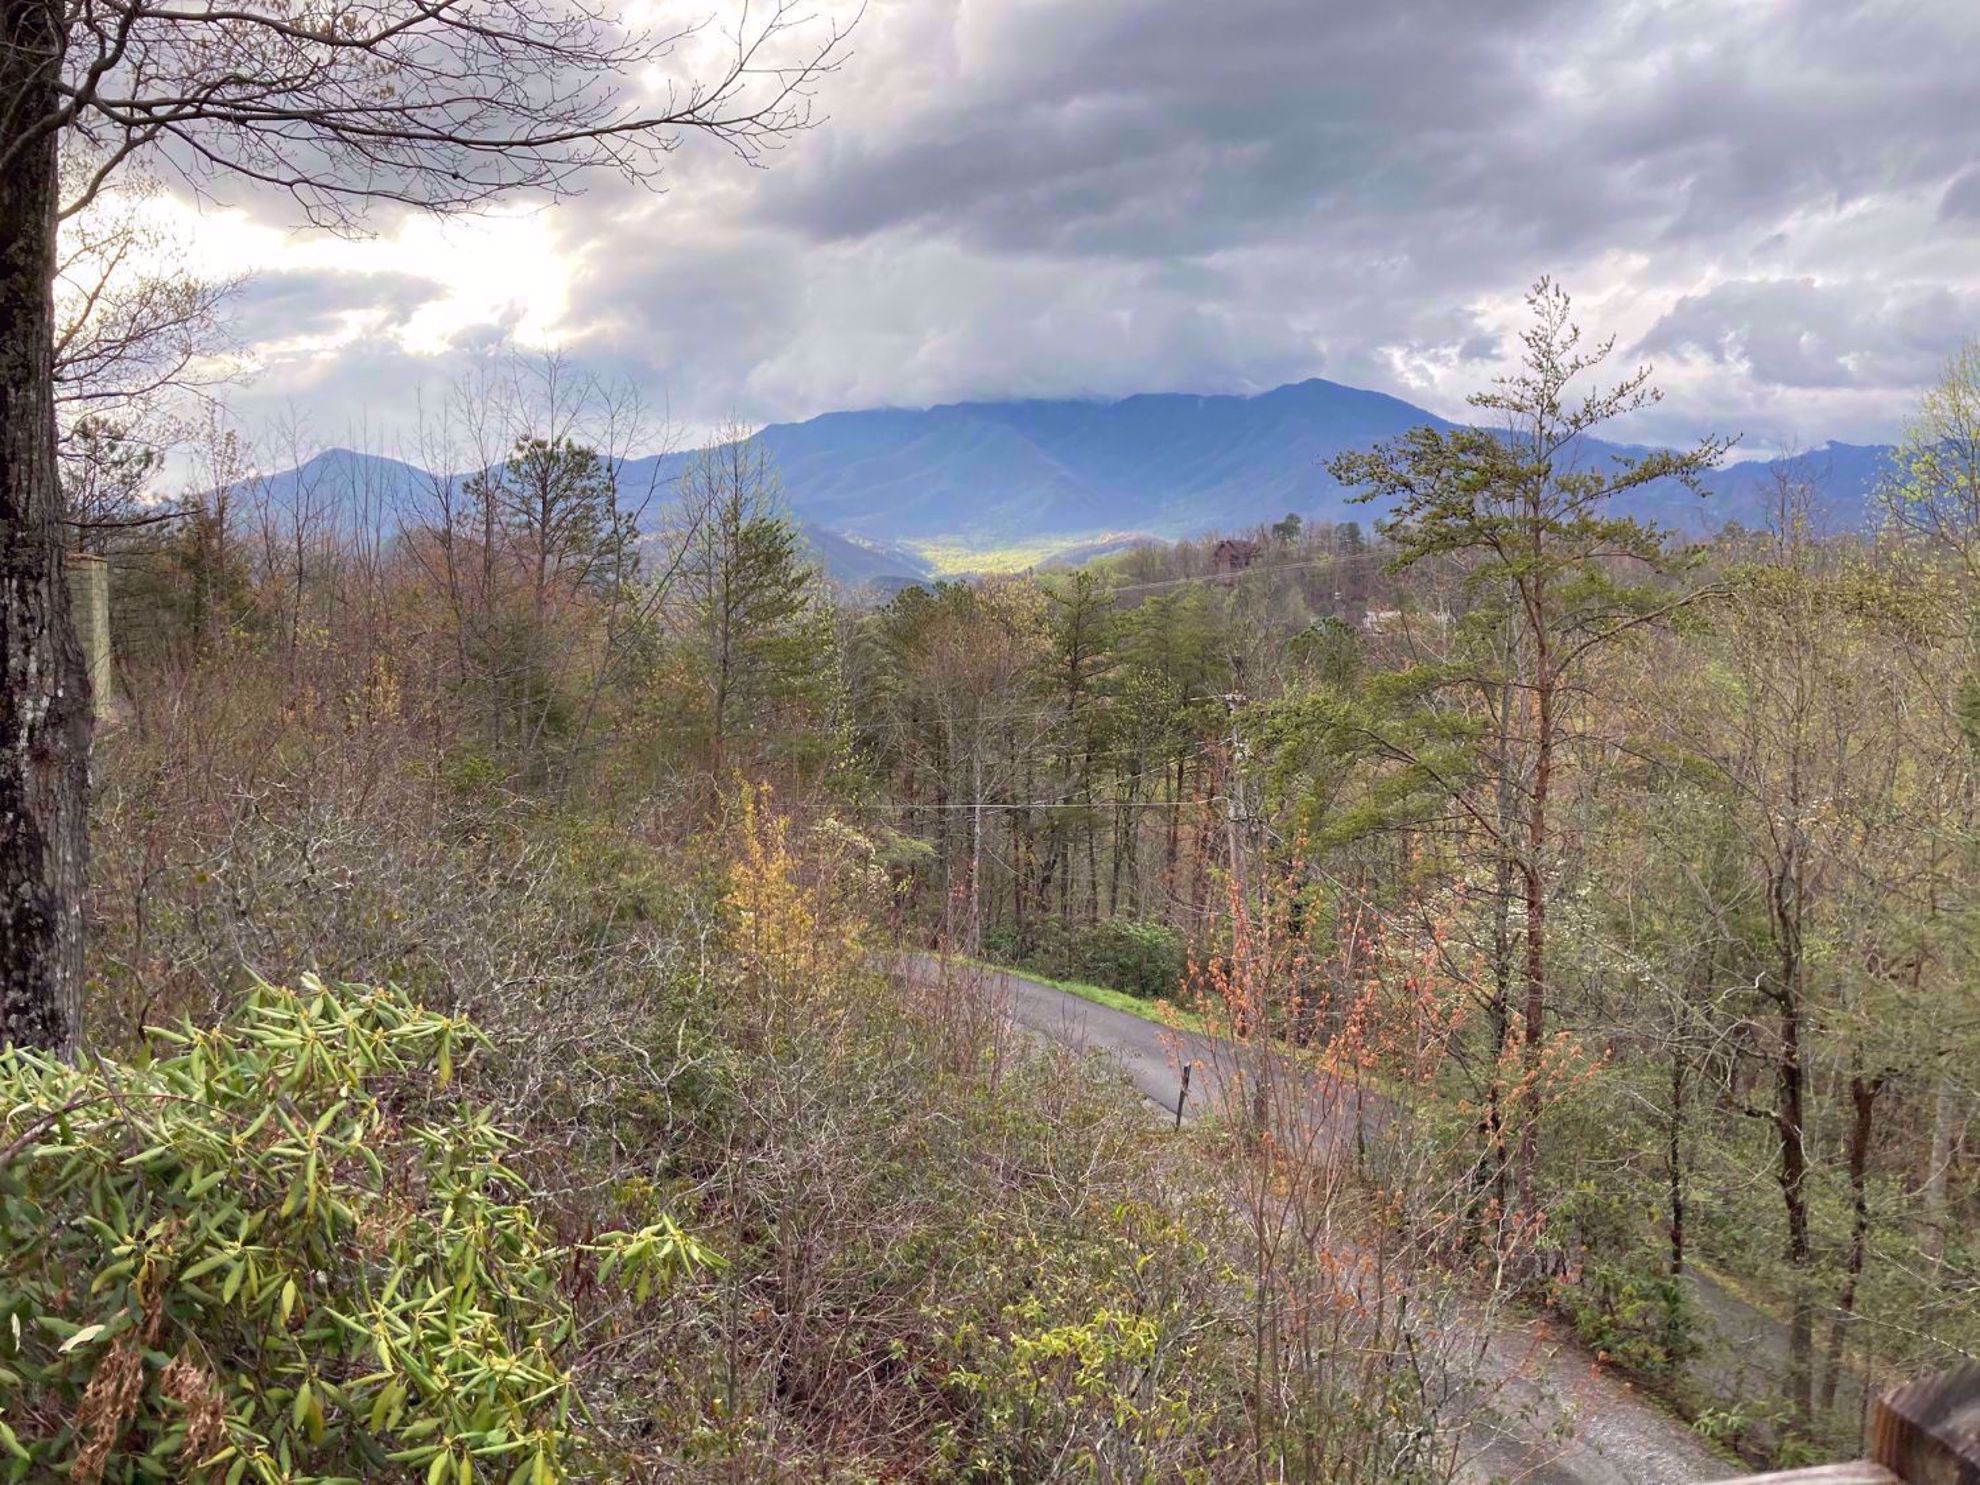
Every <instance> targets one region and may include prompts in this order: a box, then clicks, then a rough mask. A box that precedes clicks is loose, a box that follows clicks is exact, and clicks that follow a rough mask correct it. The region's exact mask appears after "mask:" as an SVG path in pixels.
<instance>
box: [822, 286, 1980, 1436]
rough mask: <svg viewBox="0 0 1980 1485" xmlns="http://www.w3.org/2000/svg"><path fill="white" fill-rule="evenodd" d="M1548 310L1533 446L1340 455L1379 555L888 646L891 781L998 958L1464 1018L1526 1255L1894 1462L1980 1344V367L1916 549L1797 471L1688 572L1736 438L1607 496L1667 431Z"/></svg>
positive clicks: (1739, 1422)
mask: <svg viewBox="0 0 1980 1485" xmlns="http://www.w3.org/2000/svg"><path fill="white" fill-rule="evenodd" d="M1533 307H1534V310H1535V326H1536V329H1535V332H1534V334H1533V336H1532V337H1530V338H1529V341H1528V361H1527V365H1526V367H1525V368H1524V370H1523V371H1522V372H1521V373H1520V374H1518V375H1516V376H1515V377H1514V378H1512V379H1511V380H1509V381H1508V382H1505V383H1502V384H1500V385H1499V386H1497V387H1496V388H1494V389H1493V390H1492V391H1490V392H1488V393H1486V394H1483V395H1482V396H1481V397H1480V398H1479V399H1477V404H1476V405H1477V406H1478V408H1479V411H1480V414H1481V422H1491V423H1495V424H1497V425H1499V426H1497V427H1496V428H1493V429H1492V430H1491V431H1489V432H1488V431H1472V430H1457V431H1452V432H1445V433H1439V432H1436V431H1434V430H1420V431H1419V432H1417V433H1415V434H1412V435H1410V436H1409V437H1408V438H1405V439H1403V440H1399V441H1398V442H1397V443H1396V444H1394V445H1392V446H1389V447H1385V448H1381V449H1377V450H1371V451H1368V452H1366V453H1364V454H1361V455H1357V456H1355V457H1353V458H1349V459H1346V460H1342V461H1339V462H1338V463H1337V465H1336V468H1335V473H1336V474H1337V475H1338V476H1340V477H1341V478H1342V480H1343V481H1344V482H1345V483H1347V484H1349V485H1351V486H1355V487H1358V488H1360V489H1361V490H1363V491H1365V492H1368V493H1369V494H1371V495H1373V496H1375V497H1377V499H1376V500H1375V502H1374V505H1373V509H1374V510H1377V511H1386V512H1388V514H1386V515H1384V516H1383V517H1381V518H1379V519H1378V520H1376V521H1375V522H1374V523H1373V524H1374V526H1375V528H1376V534H1375V536H1374V537H1373V538H1372V539H1370V538H1363V537H1362V536H1361V534H1360V532H1359V529H1358V528H1357V527H1349V526H1328V525H1315V526H1303V525H1302V524H1301V523H1299V522H1298V521H1297V520H1291V519H1289V520H1288V521H1286V522H1284V523H1280V524H1279V525H1277V526H1275V527H1271V528H1267V529H1265V530H1261V531H1258V532H1254V533H1246V534H1244V535H1242V536H1239V537H1226V538H1213V539H1210V540H1207V541H1204V542H1199V543H1194V544H1185V545H1183V546H1180V547H1176V548H1167V549H1154V548H1151V549H1145V550H1140V551H1133V552H1129V553H1125V554H1122V555H1120V556H1117V557H1114V558H1110V559H1106V560H1104V561H1102V562H1099V563H1095V564H1093V565H1092V566H1090V567H1087V568H1084V569H1081V570H1078V571H1073V572H1068V573H1051V572H1047V573H1041V574H1038V575H1036V576H1035V577H1028V578H1022V579H998V580H992V581H987V582H983V583H977V584H972V585H969V586H951V587H938V588H936V589H934V590H932V591H926V592H924V591H911V592H908V593H904V594H902V595H900V596H899V597H898V598H896V599H894V600H893V601H892V602H891V603H889V604H888V605H886V606H885V607H884V608H882V609H880V610H878V611H877V612H874V613H871V614H868V615H865V616H863V617H861V618H860V619H859V620H858V621H857V623H856V624H855V625H854V627H853V630H852V635H853V638H852V641H851V646H850V649H849V659H848V674H849V676H850V677H851V683H852V694H853V697H854V704H853V709H852V711H853V717H854V719H855V727H856V728H857V731H858V735H859V739H860V744H861V746H860V752H861V755H862V757H863V758H864V759H865V760H866V762H867V765H868V767H869V769H870V770H871V779H872V786H873V787H874V788H875V789H876V790H877V791H878V795H879V799H880V801H881V804H882V807H883V811H884V815H885V818H886V819H887V820H888V821H889V823H890V824H891V825H892V826H893V827H894V828H895V829H897V830H899V831H901V832H903V833H904V834H905V835H907V836H909V837H910V838H911V840H912V842H913V844H914V846H915V848H916V850H917V851H918V852H919V853H920V854H918V855H917V854H915V853H914V852H910V851H906V850H903V851H902V852H901V853H900V859H901V862H902V863H903V864H902V866H901V868H900V869H901V872H902V875H903V877H904V879H905V881H906V882H907V884H908V888H907V890H908V893H909V896H910V899H911V901H912V902H913V903H914V905H915V907H914V916H915V921H917V922H918V923H921V924H923V925H928V926H929V927H930V929H936V928H939V930H940V931H941V932H943V933H945V934H946V936H947V939H948V941H949V942H951V943H954V944H956V945H958V946H961V947H964V948H966V949H970V950H973V951H976V952H980V953H984V954H987V955H990V956H992V957H997V958H1003V959H1006V960H1009V961H1012V962H1017V963H1021V964H1026V965H1031V966H1034V967H1036V968H1039V969H1042V970H1045V971H1047V972H1051V973H1057V974H1062V975H1071V976H1074V977H1078V978H1088V979H1096V980H1099V981H1101V982H1103V983H1107V984H1111V985H1113V986H1115V987H1117V988H1125V989H1129V990H1133V991H1137V992H1139V993H1149V991H1150V989H1151V987H1164V988H1163V989H1162V990H1161V992H1160V993H1174V992H1173V991H1170V990H1167V989H1166V987H1173V986H1181V985H1183V984H1184V982H1185V981H1192V980H1193V981H1195V982H1196V983H1198V984H1199V986H1200V984H1201V982H1202V980H1203V976H1202V975H1201V974H1200V973H1199V974H1192V972H1191V971H1190V968H1189V965H1190V963H1191V962H1192V961H1194V962H1196V963H1198V964H1203V963H1206V962H1211V961H1214V960H1215V959H1216V958H1217V957H1218V956H1219V955H1225V956H1229V955H1231V954H1233V953H1234V952H1239V950H1236V949H1234V947H1233V934H1234V933H1240V932H1246V931H1255V930H1252V929H1247V928H1246V924H1245V920H1246V919H1248V918H1250V919H1258V920H1262V919H1263V918H1265V917H1267V916H1269V915H1270V914H1271V913H1272V912H1275V911H1276V912H1279V913H1280V914H1281V915H1282V920H1283V925H1284V927H1283V931H1284V932H1285V933H1286V934H1287V935H1289V936H1290V938H1291V939H1292V940H1294V947H1292V948H1291V949H1289V950H1287V951H1286V952H1285V953H1284V955H1283V957H1280V958H1277V959H1275V960H1274V961H1273V965H1274V968H1273V973H1274V974H1275V975H1276V976H1278V977H1279V979H1280V980H1281V981H1283V984H1282V985H1281V990H1282V991H1283V994H1282V996H1281V999H1280V1002H1279V1004H1280V1005H1281V1007H1282V1009H1281V1010H1280V1011H1279V1012H1278V1015H1279V1016H1280V1020H1279V1021H1278V1022H1277V1023H1276V1030H1277V1034H1279V1035H1282V1036H1283V1037H1285V1038H1286V1039H1289V1040H1293V1041H1299V1042H1312V1043H1314V1044H1317V1045H1324V1044H1325V1043H1326V1042H1327V1041H1328V1040H1329V1039H1330V1038H1332V1037H1334V1036H1336V1035H1337V1034H1339V1033H1340V1032H1341V1031H1342V1029H1343V1027H1344V1026H1346V1025H1347V1023H1349V1022H1351V1021H1354V1020H1355V1019H1356V1018H1357V1017H1359V1016H1360V1015H1361V1014H1362V1013H1363V1009H1364V1008H1365V1007H1366V1005H1367V1004H1368V1002H1369V997H1370V996H1371V995H1399V994H1402V993H1404V990H1405V989H1406V990H1407V992H1408V993H1410V994H1412V995H1419V996H1424V997H1429V998H1431V999H1433V1000H1436V1001H1437V1002H1438V1003H1439V1004H1440V1005H1442V1006H1443V1007H1444V1008H1445V1014H1446V1016H1447V1020H1448V1026H1447V1029H1446V1030H1444V1031H1442V1032H1441V1033H1440V1034H1439V1037H1440V1039H1439V1051H1440V1058H1439V1061H1438V1071H1437V1074H1436V1076H1435V1078H1434V1080H1433V1087H1434V1094H1435V1097H1434V1100H1433V1106H1434V1107H1436V1108H1437V1109H1439V1110H1441V1111H1442V1117H1444V1118H1445V1119H1447V1120H1449V1121H1450V1122H1451V1124H1452V1126H1453V1127H1454V1128H1459V1129H1463V1128H1466V1127H1469V1129H1470V1134H1469V1135H1468V1136H1467V1137H1468V1138H1469V1139H1470V1140H1471V1141H1472V1142H1473V1145H1474V1148H1475V1164H1474V1166H1473V1169H1472V1172H1471V1176H1470V1178H1469V1180H1468V1181H1467V1183H1466V1184H1465V1187H1464V1189H1463V1191H1462V1192H1461V1193H1460V1194H1459V1195H1457V1196H1455V1197H1454V1198H1453V1201H1454V1203H1455V1205H1456V1208H1457V1209H1458V1210H1459V1212H1460V1213H1461V1215H1462V1216H1463V1218H1464V1220H1465V1221H1466V1223H1467V1224H1468V1226H1469V1230H1470V1231H1471V1233H1472V1238H1471V1241H1472V1242H1473V1243H1474V1244H1475V1246H1476V1249H1477V1251H1478V1252H1480V1253H1493V1254H1498V1255H1500V1256H1501V1257H1502V1258H1503V1257H1505V1256H1507V1255H1511V1254H1515V1253H1516V1254H1517V1255H1518V1261H1517V1265H1516V1267H1517V1269H1518V1271H1520V1272H1522V1273H1524V1274H1525V1275H1526V1278H1527V1282H1528V1283H1529V1284H1531V1285H1532V1286H1533V1288H1534V1290H1535V1292H1536V1293H1541V1294H1544V1295H1546V1296H1548V1297H1550V1298H1551V1299H1552V1300H1553V1301H1554V1302H1555V1303H1557V1304H1558V1305H1559V1306H1560V1308H1561V1309H1562V1310H1563V1311H1564V1312H1566V1313H1567V1314H1569V1315H1570V1316H1571V1317H1572V1318H1573V1319H1574V1320H1575V1321H1576V1322H1577V1323H1578V1324H1579V1325H1580V1326H1581V1328H1582V1330H1583V1332H1584V1334H1585V1335H1586V1336H1587V1337H1588V1338H1589V1339H1590V1340H1591V1342H1592V1343H1593V1344H1595V1345H1596V1346H1597V1347H1598V1348H1599V1349H1602V1350H1604V1351H1605V1352H1607V1353H1609V1354H1610V1355H1612V1356H1614V1357H1616V1358H1618V1359H1621V1360H1624V1361H1626V1362H1629V1363H1631V1364H1633V1365H1635V1366H1636V1367H1638V1368H1639V1369H1640V1370H1641V1371H1643V1372H1645V1373H1647V1374H1650V1375H1653V1376H1656V1377H1657V1378H1659V1379H1660V1380H1663V1381H1665V1382H1667V1383H1668V1384H1669V1385H1670V1386H1672V1387H1673V1388H1674V1389H1675V1390H1676V1391H1677V1392H1678V1393H1679V1394H1680V1396H1681V1397H1683V1398H1684V1399H1685V1400H1686V1401H1687V1402H1688V1403H1689V1404H1690V1405H1691V1406H1692V1408H1693V1409H1694V1410H1696V1411H1699V1412H1700V1413H1701V1414H1702V1415H1703V1416H1704V1417H1705V1419H1706V1421H1707V1422H1708V1423H1709V1424H1710V1425H1711V1426H1713V1427H1716V1428H1718V1429H1719V1430H1721V1431H1723V1432H1726V1433H1728V1434H1730V1435H1733V1436H1734V1437H1736V1438H1738V1439H1739V1440H1740V1441H1742V1442H1745V1443H1747V1444H1749V1445H1752V1446H1754V1447H1756V1448H1759V1449H1763V1450H1771V1451H1774V1452H1776V1453H1778V1454H1779V1455H1781V1456H1782V1457H1787V1458H1792V1457H1795V1456H1796V1455H1797V1453H1798V1452H1800V1451H1804V1450H1812V1451H1813V1452H1816V1453H1819V1452H1821V1451H1822V1450H1823V1449H1827V1448H1833V1447H1842V1446H1846V1445H1848V1444H1849V1443H1851V1442H1852V1441H1853V1439H1854V1436H1855V1434H1856V1431H1857V1428H1858V1424H1859V1415H1860V1411H1861V1408H1862V1406H1863V1401H1864V1396H1865V1387H1866V1379H1869V1382H1870V1384H1871V1385H1875V1384H1876V1383H1880V1382H1882V1381H1887V1380H1888V1379H1889V1378H1890V1377H1892V1376H1893V1375H1897V1374H1899V1373H1901V1372H1902V1371H1904V1370H1906V1369H1911V1368H1917V1367H1922V1366H1926V1365H1929V1364H1933V1363H1935V1362H1938V1361H1942V1360H1943V1359H1944V1358H1945V1357H1947V1356H1948V1355H1952V1354H1956V1353H1961V1352H1969V1351H1971V1350H1972V1349H1973V1348H1974V1347H1975V1346H1976V1345H1980V1330H1976V1328H1975V1317H1976V1315H1980V1248H1976V1246H1975V1243H1974V1240H1973V1234H1974V1233H1975V1232H1976V1231H1980V1149H1976V1146H1975V1143H1974V1138H1973V1117H1974V1113H1975V1107H1976V1101H1975V1080H1974V1075H1973V1068H1974V1067H1975V1066H1976V1053H1980V979H1976V970H1977V969H1980V963H1977V962H1976V959H1975V954H1974V945H1975V944H1976V943H1980V917H1976V913H1975V908H1976V888H1980V834H1976V829H1980V814H1976V805H1980V788H1977V787H1976V779H1980V701H1976V698H1980V439H1976V436H1975V435H1976V430H1980V356H1976V355H1975V354H1974V353H1971V352H1969V353H1968V354H1967V355H1966V356H1964V357H1963V358H1961V359H1960V360H1959V361H1958V362H1957V363H1956V364H1955V365H1954V366H1953V367H1952V368H1951V369H1950V371H1949V373H1948V377H1947V380H1946V381H1945V383H1944V385H1943V386H1941V387H1940V388H1938V389H1937V390H1936V391H1935V392H1934V393H1933V394H1932V395H1931V396H1930V397H1929V398H1928V399H1927V400H1926V402H1925V404H1924V405H1923V407H1922V408H1921V411H1920V414H1919V417H1918V421H1917V424H1916V426H1915V427H1914V428H1913V429H1912V431H1911V432H1910V434H1909V435H1908V438H1907V441H1906V443H1905V445H1904V447H1903V450H1902V452H1901V454H1900V456H1899V457H1898V459H1897V460H1896V461H1895V463H1894V466H1893V469H1892V472H1891V474H1890V477H1889V480H1888V482H1887V483H1886V485H1885V487H1884V488H1883V489H1881V490H1880V491H1879V492H1878V494H1877V501H1876V507H1875V520H1874V522H1873V523H1872V527H1871V529H1869V530H1867V531H1863V532H1839V531H1824V530H1822V529H1821V527H1820V524H1819V521H1818V518H1817V516H1816V514H1815V508H1814V504H1813V502H1812V499H1811V497H1810V493H1809V492H1808V491H1805V490H1802V489H1798V488H1796V487H1794V486H1793V485H1792V484H1783V485H1781V486H1780V487H1779V488H1777V489H1775V490H1774V491H1772V492H1771V494H1772V504H1773V507H1774V511H1775V515H1774V518H1773V520H1772V521H1771V522H1770V523H1769V526H1768V529H1766V530H1761V531H1748V530H1741V529H1738V528H1731V529H1728V530H1726V531H1724V532H1723V533H1722V534H1721V535H1720V536H1719V537H1718V538H1717V539H1715V540H1712V541H1710V542H1704V543H1687V542H1680V541H1678V540H1676V539H1674V538H1672V537H1670V536H1669V535H1667V534H1664V533H1661V532H1658V531H1656V530H1654V529H1652V528H1650V527H1648V526H1645V525H1643V524H1641V523H1639V522H1637V521H1633V520H1630V519H1628V518H1627V517H1625V516H1624V515H1622V514H1621V509H1620V508H1621V507H1623V506H1624V503H1625V501H1626V498H1627V497H1628V496H1629V495H1630V494H1631V493H1632V492H1633V491H1634V490H1636V489H1638V488H1641V487H1643V486H1646V485H1650V484H1652V483H1657V484H1659V486H1660V488H1662V487H1664V486H1665V485H1667V484H1668V483H1679V484H1682V483H1684V482H1686V481H1688V480H1690V479H1692V478H1694V477H1695V476H1696V475H1697V474H1698V473H1699V472H1700V471H1701V470H1702V469H1704V468H1705V467H1707V466H1708V465H1709V463H1710V462H1711V461H1712V460H1713V459H1715V458H1716V456H1717V455H1718V453H1719V452H1720V451H1721V450H1722V448H1723V445H1721V444H1718V443H1712V442H1708V443H1707V444H1705V445H1703V446H1702V447H1700V448H1698V449H1695V450H1692V451H1689V452H1687V453H1678V454H1660V455H1651V456H1646V457H1645V458H1644V459H1643V460H1642V461H1641V462H1639V463H1637V464H1634V465H1628V466H1617V467H1615V468H1611V469H1590V468H1586V467H1583V466H1581V465H1580V464H1579V463H1578V462H1577V460H1576V457H1575V450H1576V447H1577V440H1578V439H1579V438H1580V436H1581V435H1582V434H1583V433H1585V432H1586V431H1587V430H1589V429H1591V428H1594V427H1596V426H1597V425H1599V424H1600V423H1602V422H1604V421H1606V420H1607V419H1609V418H1610V417H1613V416H1617V415H1620V414H1623V413H1626V412H1629V411H1633V410H1635V409H1636V408H1638V407H1640V406H1642V405H1643V404H1644V403H1645V402H1646V401H1648V400H1649V399H1650V398H1651V397H1652V396H1653V395H1654V394H1653V392H1652V389H1651V388H1650V387H1649V386H1648V384H1647V382H1646V381H1645V380H1644V378H1643V376H1642V374H1640V373H1639V374H1637V375H1635V376H1632V377H1627V378H1625V379H1623V380H1622V381H1621V382H1620V383H1618V384H1616V385H1614V386H1611V387H1601V386H1594V385H1592V384H1591V382H1592V378H1593V377H1594V376H1596V375H1597V368H1598V365H1599V363H1600V361H1601V358H1602V354H1603V353H1604V352H1605V350H1606V347H1594V348H1592V349H1591V348H1589V347H1586V346H1583V345H1581V344H1580V343H1579V341H1578V332H1577V331H1576V330H1575V329H1574V326H1573V324H1572V322H1571V320H1570V319H1569V317H1568V313H1567V306H1566V303H1565V300H1564V299H1562V298H1561V297H1560V296H1558V295H1557V294H1555V293H1553V292H1551V291H1549V292H1542V293H1541V294H1539V295H1538V296H1536V300H1535V303H1534V306H1533ZM1187 993H1188V992H1187V991H1186V990H1185V992H1184V994H1185V996H1186V995H1187ZM1358 1029H1359V1028H1358V1024H1357V1030H1358ZM1414 1050H1416V1051H1420V1048H1419V1049H1414ZM1722 1281H1723V1282H1722Z"/></svg>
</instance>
